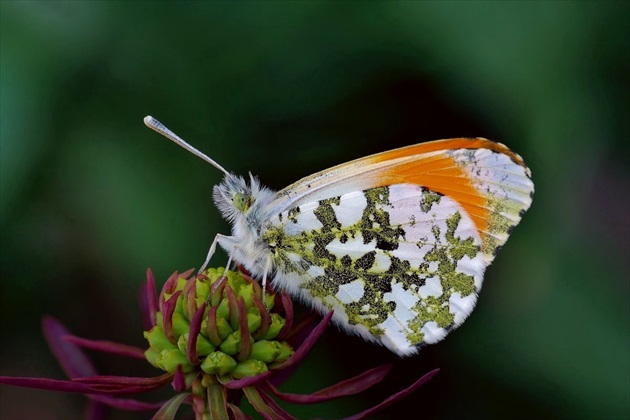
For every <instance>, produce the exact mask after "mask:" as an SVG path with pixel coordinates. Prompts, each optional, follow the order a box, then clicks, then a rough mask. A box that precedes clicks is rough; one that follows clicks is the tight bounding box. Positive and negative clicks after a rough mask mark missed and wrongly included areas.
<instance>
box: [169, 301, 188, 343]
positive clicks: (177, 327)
mask: <svg viewBox="0 0 630 420" xmlns="http://www.w3.org/2000/svg"><path fill="white" fill-rule="evenodd" d="M177 304H178V305H179V302H177ZM188 331H190V323H189V322H188V320H187V319H186V318H185V317H184V314H182V313H181V312H177V311H175V312H173V334H174V335H175V337H179V336H181V335H182V334H185V333H187V332H188Z"/></svg>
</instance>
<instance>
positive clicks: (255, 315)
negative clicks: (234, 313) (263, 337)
mask: <svg viewBox="0 0 630 420" xmlns="http://www.w3.org/2000/svg"><path fill="white" fill-rule="evenodd" d="M261 323H262V319H261V317H260V312H259V311H258V309H257V308H249V309H248V310H247V327H248V328H249V332H250V334H251V333H253V332H255V331H256V330H258V328H260V324H261Z"/></svg>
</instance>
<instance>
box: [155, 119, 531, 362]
mask: <svg viewBox="0 0 630 420" xmlns="http://www.w3.org/2000/svg"><path fill="white" fill-rule="evenodd" d="M144 121H145V124H146V125H147V126H148V127H149V128H152V129H153V130H155V131H157V132H158V133H160V134H163V135H164V136H166V137H167V138H169V139H170V140H172V141H174V142H175V143H177V144H179V145H180V146H182V147H184V148H185V149H187V150H188V151H190V152H191V153H193V154H195V155H197V156H199V157H201V158H202V159H204V160H205V161H207V162H209V163H210V164H212V165H213V166H215V167H216V168H218V169H219V170H221V171H222V172H223V174H224V178H223V180H222V182H221V183H220V184H219V185H216V186H215V187H214V189H213V198H214V202H215V204H216V206H217V208H218V209H219V211H220V212H221V214H222V215H223V217H224V218H225V219H226V220H227V221H228V222H230V223H231V225H232V232H231V235H229V236H227V235H221V234H218V235H216V237H215V239H214V241H213V242H212V245H211V246H210V250H209V252H208V256H207V258H206V261H205V263H204V265H203V267H202V270H203V269H204V268H205V267H206V265H207V264H208V262H209V260H210V257H211V256H212V255H213V254H214V252H215V250H216V247H217V244H218V245H220V246H221V247H222V248H223V249H224V250H225V251H226V252H227V253H228V255H229V260H228V266H229V265H230V262H231V261H232V260H234V261H236V262H237V263H239V264H240V265H242V266H243V267H245V268H246V269H247V270H248V271H249V272H250V273H252V274H253V275H254V276H256V277H258V278H262V282H263V285H264V284H265V282H266V280H267V279H270V280H271V283H272V285H273V287H274V289H276V290H284V291H286V292H288V293H290V294H291V295H292V296H293V297H296V298H298V299H299V300H301V301H302V302H304V303H306V304H307V305H309V306H310V307H312V308H314V309H316V310H318V311H319V312H321V313H328V312H330V311H332V310H334V314H333V318H332V320H333V322H334V323H335V324H336V325H337V326H339V327H340V328H341V329H343V330H344V331H346V332H347V333H350V334H355V335H359V336H361V337H363V338H364V339H366V340H367V341H371V342H375V343H377V344H380V345H383V346H385V347H387V348H388V349H390V350H391V351H393V352H394V353H396V354H398V355H400V356H409V355H413V354H415V353H417V352H418V350H419V348H421V347H422V346H423V345H426V344H432V343H436V342H438V341H440V340H442V339H443V338H444V337H445V336H446V335H447V334H448V333H449V332H450V331H452V330H453V329H455V328H456V327H458V326H459V325H461V324H462V323H463V322H464V320H465V319H466V318H467V317H468V315H470V313H471V312H472V310H473V308H474V306H475V303H476V302H477V296H478V294H479V291H480V289H481V285H482V282H483V275H484V271H485V269H486V267H488V266H489V265H490V263H492V261H493V260H494V257H495V255H496V253H497V252H498V251H499V249H500V248H501V247H502V246H503V244H504V243H505V242H506V240H507V238H508V236H509V235H510V233H511V232H512V229H513V228H514V227H515V226H516V225H517V224H518V223H519V222H520V220H521V217H522V216H523V213H525V211H526V210H527V209H528V208H529V207H530V205H531V203H532V198H533V194H534V184H533V182H532V180H531V171H530V170H529V168H528V167H527V166H526V165H525V163H524V161H523V159H522V158H521V157H520V156H519V155H518V154H516V153H514V152H512V151H511V150H510V149H509V148H508V147H506V146H505V145H503V144H501V143H495V142H492V141H490V140H486V139H483V138H456V139H449V140H437V141H432V142H427V143H420V144H416V145H413V146H408V147H403V148H399V149H394V150H390V151H387V152H383V153H378V154H375V155H372V156H367V157H364V158H360V159H357V160H354V161H351V162H348V163H344V164H341V165H338V166H335V167H332V168H330V169H327V170H324V171H321V172H318V173H316V174H314V175H311V176H308V177H306V178H303V179H301V180H299V181H297V182H296V183H294V184H292V185H290V186H288V187H286V188H285V189H283V190H281V191H278V192H275V191H272V190H270V189H268V188H266V187H264V186H262V185H261V184H260V182H259V181H258V179H256V178H255V177H254V176H252V175H251V173H250V175H249V179H245V178H243V177H240V176H237V175H234V174H232V173H230V172H228V171H226V170H225V169H224V168H223V167H221V166H220V165H219V164H218V163H216V162H215V161H214V160H212V159H210V158H209V157H208V156H206V155H205V154H203V153H201V152H200V151H198V150H197V149H195V148H194V147H192V146H190V145H189V144H188V143H186V142H185V141H184V140H182V139H181V138H180V137H178V136H177V135H176V134H174V133H173V132H172V131H170V130H169V129H168V128H166V127H165V126H164V125H163V124H162V123H160V122H159V121H158V120H156V119H155V118H153V117H150V116H147V117H146V118H145V119H144Z"/></svg>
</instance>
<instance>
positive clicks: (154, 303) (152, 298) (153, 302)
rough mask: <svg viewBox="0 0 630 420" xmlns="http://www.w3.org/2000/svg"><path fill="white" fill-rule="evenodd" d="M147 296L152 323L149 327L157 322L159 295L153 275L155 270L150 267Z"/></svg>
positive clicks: (148, 270)
mask: <svg viewBox="0 0 630 420" xmlns="http://www.w3.org/2000/svg"><path fill="white" fill-rule="evenodd" d="M146 297H147V303H148V310H149V319H150V320H151V325H150V327H149V328H151V327H153V326H154V325H155V323H156V322H157V311H158V297H157V289H156V287H155V277H154V276H153V272H152V271H151V269H150V268H147V282H146Z"/></svg>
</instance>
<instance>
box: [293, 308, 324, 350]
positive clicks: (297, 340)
mask: <svg viewBox="0 0 630 420" xmlns="http://www.w3.org/2000/svg"><path fill="white" fill-rule="evenodd" d="M319 322H320V319H319V315H317V314H316V313H315V312H309V313H308V314H306V315H305V316H303V317H301V318H300V321H299V322H298V323H297V324H294V326H293V328H292V330H291V331H289V335H288V336H287V337H286V341H288V342H289V344H291V346H293V347H294V348H296V347H300V345H301V344H302V343H303V342H304V340H306V338H307V337H308V336H309V335H310V334H311V332H312V331H313V329H315V327H316V326H317V324H318V323H319Z"/></svg>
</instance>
